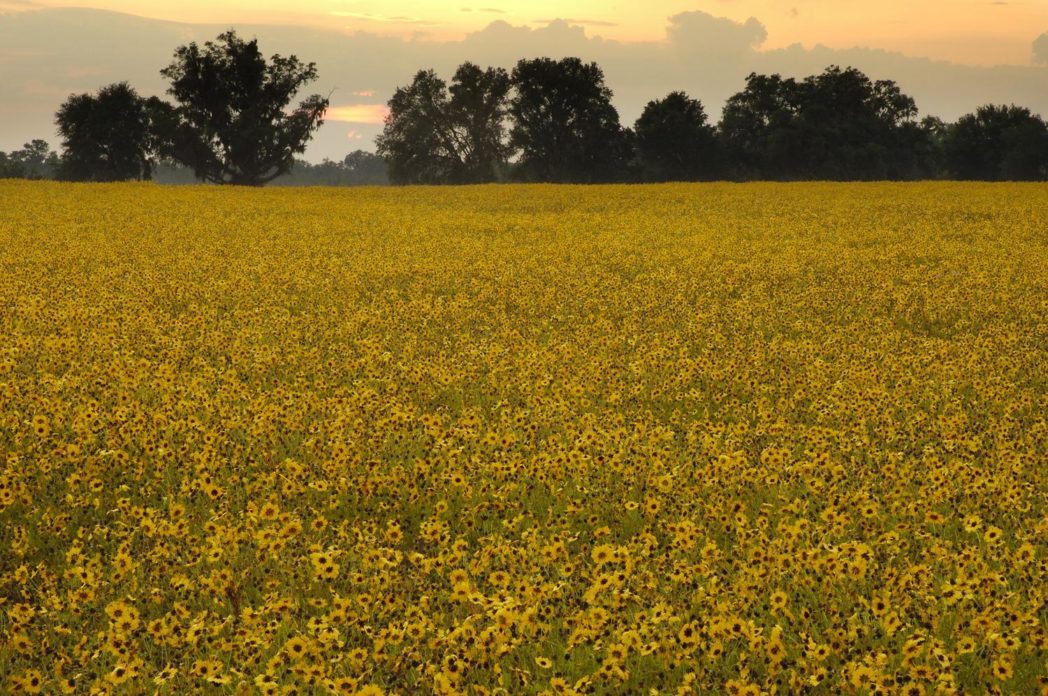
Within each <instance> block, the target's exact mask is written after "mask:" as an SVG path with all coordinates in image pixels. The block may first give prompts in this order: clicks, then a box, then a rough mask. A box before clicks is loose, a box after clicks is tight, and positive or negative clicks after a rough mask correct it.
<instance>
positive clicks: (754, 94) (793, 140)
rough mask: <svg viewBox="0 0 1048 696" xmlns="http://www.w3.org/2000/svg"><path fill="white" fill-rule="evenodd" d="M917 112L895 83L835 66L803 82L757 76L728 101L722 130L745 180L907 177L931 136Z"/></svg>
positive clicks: (917, 167) (751, 76) (751, 77)
mask: <svg viewBox="0 0 1048 696" xmlns="http://www.w3.org/2000/svg"><path fill="white" fill-rule="evenodd" d="M916 116H917V106H916V104H915V103H914V101H913V99H912V98H911V97H909V96H907V95H905V94H903V93H902V92H901V90H900V89H899V87H898V85H896V84H895V83H894V82H892V81H890V80H878V81H876V82H874V81H872V80H870V78H868V77H867V76H866V75H865V74H863V73H862V72H860V71H858V70H856V69H854V68H847V69H843V70H842V69H841V68H839V67H837V66H831V67H829V68H827V69H826V70H825V71H824V72H822V73H821V74H819V75H812V76H810V77H808V78H805V79H804V80H803V81H801V82H797V81H796V80H793V79H783V78H782V77H780V76H779V75H771V76H767V75H756V74H751V75H750V76H749V77H747V79H746V88H745V89H744V90H743V91H742V92H739V93H738V94H736V95H734V96H732V97H731V98H730V99H729V100H728V102H727V105H726V106H725V109H724V116H723V118H722V120H721V135H722V138H723V140H724V142H725V145H726V147H727V149H728V152H729V154H730V156H731V158H732V159H733V160H734V162H735V163H736V168H737V169H736V174H737V175H739V176H742V177H753V176H757V177H765V178H790V179H794V178H799V179H877V178H907V177H911V176H914V175H916V172H918V171H919V170H920V166H922V165H921V163H918V162H916V161H913V160H912V158H911V155H913V153H914V148H916V147H918V146H921V147H923V145H922V141H923V140H924V139H925V138H926V136H927V134H926V133H924V132H923V130H922V129H921V128H920V125H919V124H917V123H916V120H915V119H916Z"/></svg>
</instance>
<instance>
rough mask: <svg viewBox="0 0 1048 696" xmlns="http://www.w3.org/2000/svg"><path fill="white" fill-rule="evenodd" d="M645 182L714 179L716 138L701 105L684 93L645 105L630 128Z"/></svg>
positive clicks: (716, 161)
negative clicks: (633, 134)
mask: <svg viewBox="0 0 1048 696" xmlns="http://www.w3.org/2000/svg"><path fill="white" fill-rule="evenodd" d="M633 130H634V133H635V134H636V147H637V158H638V160H639V164H640V172H641V176H642V177H643V178H644V179H645V180H647V181H699V180H703V179H711V178H713V177H714V176H716V172H717V167H718V159H719V157H718V152H717V136H716V132H715V131H714V129H713V127H712V126H710V125H709V123H708V119H707V117H706V111H705V109H703V108H702V102H700V101H699V100H697V99H691V98H690V97H688V95H687V94H685V93H684V92H672V93H670V94H669V95H668V96H666V98H665V99H659V100H655V101H650V102H648V105H647V106H646V107H645V108H644V112H643V113H642V114H641V116H640V118H639V119H637V123H636V125H634V127H633Z"/></svg>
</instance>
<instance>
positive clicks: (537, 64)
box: [510, 58, 631, 183]
mask: <svg viewBox="0 0 1048 696" xmlns="http://www.w3.org/2000/svg"><path fill="white" fill-rule="evenodd" d="M512 80H513V86H514V87H515V90H516V93H515V95H514V96H513V98H512V100H511V101H510V115H511V117H512V121H513V128H512V131H511V133H510V138H511V144H512V145H513V146H514V148H516V149H518V150H519V151H520V161H519V163H518V165H517V173H518V176H519V177H520V178H522V179H524V180H525V181H549V182H579V183H596V182H606V181H621V180H623V179H626V178H628V176H629V170H628V161H629V158H630V154H631V132H630V131H628V130H627V129H624V128H623V127H622V126H621V125H620V123H619V113H618V111H616V110H615V107H614V106H613V105H612V103H611V97H612V92H611V90H610V89H609V88H608V86H607V85H606V84H605V83H604V72H603V71H602V70H601V69H600V66H599V65H597V64H596V63H583V62H582V61H581V60H580V59H578V58H564V59H562V60H559V61H557V60H552V59H550V58H536V59H534V60H521V61H519V62H518V63H517V66H516V67H515V68H514V69H513V76H512Z"/></svg>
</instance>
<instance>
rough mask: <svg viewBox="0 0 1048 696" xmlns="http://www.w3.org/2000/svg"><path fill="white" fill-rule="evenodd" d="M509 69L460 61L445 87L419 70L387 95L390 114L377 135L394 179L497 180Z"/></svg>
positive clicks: (503, 152)
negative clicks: (391, 95)
mask: <svg viewBox="0 0 1048 696" xmlns="http://www.w3.org/2000/svg"><path fill="white" fill-rule="evenodd" d="M509 89H510V83H509V75H508V74H507V73H506V71H505V70H503V69H501V68H488V69H486V70H482V69H481V68H480V67H478V66H476V65H474V64H473V63H463V64H462V65H461V66H459V68H458V70H456V71H455V75H454V77H453V78H452V82H451V87H450V89H449V87H448V85H447V83H445V82H444V80H442V79H440V78H439V77H438V76H437V74H436V73H435V72H434V71H432V70H421V71H419V72H418V73H417V74H416V75H415V78H414V80H412V82H411V84H410V85H408V86H407V87H399V88H397V90H396V92H394V94H393V97H392V98H391V99H390V100H389V116H388V117H387V118H386V123H385V127H384V129H383V131H382V135H381V136H379V138H378V140H377V141H376V144H377V150H378V154H379V155H380V156H382V157H384V158H385V159H386V161H387V162H388V163H389V176H390V179H391V180H392V181H393V183H396V184H464V183H480V182H486V181H495V180H496V179H497V178H498V177H499V176H500V173H501V171H502V169H503V168H504V167H505V163H506V159H507V158H508V157H509V154H510V149H509V146H508V144H507V143H506V131H505V119H506V98H507V95H508V94H509Z"/></svg>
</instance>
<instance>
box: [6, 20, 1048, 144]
mask: <svg viewBox="0 0 1048 696" xmlns="http://www.w3.org/2000/svg"><path fill="white" fill-rule="evenodd" d="M229 27H234V28H236V29H237V30H238V31H240V32H241V33H242V34H245V35H249V36H256V37H258V39H259V42H260V45H261V48H262V50H263V52H265V53H267V54H270V53H283V54H287V53H294V54H296V55H298V56H299V57H301V58H303V59H305V60H312V61H316V62H317V65H318V68H319V71H320V76H321V77H320V80H319V81H318V82H317V83H316V84H315V85H314V86H312V87H311V89H310V91H311V92H312V91H316V92H319V93H322V94H325V95H326V94H329V93H330V94H331V100H332V105H333V108H332V110H331V111H330V112H329V114H328V123H327V124H325V126H324V127H323V128H322V129H321V131H320V132H318V134H317V136H316V138H315V140H314V142H313V143H312V144H311V146H310V149H309V151H308V152H307V158H308V159H311V160H314V161H317V160H319V159H320V158H322V157H330V158H333V159H335V158H341V157H342V156H344V155H345V154H346V153H347V152H349V151H350V150H353V149H357V148H360V149H368V150H370V149H373V139H374V136H375V135H376V134H377V133H378V132H379V131H380V130H381V123H382V118H383V116H384V114H385V107H384V104H385V102H386V101H387V100H388V99H389V97H390V96H391V95H392V92H393V90H394V89H395V88H396V86H397V85H403V84H406V83H408V82H410V80H411V77H412V75H413V74H414V73H415V72H416V71H417V70H419V69H421V68H435V69H437V71H438V72H439V73H441V74H443V75H445V76H450V74H451V72H453V70H454V68H455V66H456V65H458V64H459V63H461V62H463V61H465V60H472V61H474V62H477V63H481V64H487V65H501V66H503V67H507V68H510V67H512V65H513V63H515V62H516V60H517V59H519V58H524V57H535V56H541V55H548V56H551V57H561V56H565V55H577V56H579V57H581V58H583V59H585V60H595V61H597V62H598V63H600V64H601V66H602V67H603V68H604V70H605V74H606V76H607V82H608V84H609V86H610V87H611V88H612V90H613V91H614V92H615V100H614V101H615V104H616V106H617V107H618V109H619V111H620V113H621V115H622V117H623V121H624V122H625V123H626V124H627V125H629V124H631V123H632V122H633V120H635V119H636V117H637V116H638V115H639V114H640V111H641V110H642V109H643V106H644V104H645V103H647V101H648V100H650V99H655V98H659V97H661V96H664V95H665V94H666V93H667V92H669V91H672V90H676V89H684V90H686V91H688V92H689V93H690V94H691V95H692V96H695V97H698V98H699V99H701V100H702V101H703V102H704V104H705V105H706V109H707V112H708V113H709V114H710V115H711V117H712V118H713V120H716V119H717V118H718V117H719V113H720V109H721V108H722V106H723V103H724V100H725V99H726V98H727V97H728V96H730V95H731V94H732V93H734V92H736V91H738V90H739V89H741V87H742V86H743V82H744V79H745V76H746V75H747V74H748V73H749V72H752V71H756V72H765V73H771V72H779V73H782V74H784V75H791V76H796V77H803V76H804V75H808V74H812V73H815V72H819V71H821V70H822V69H823V68H825V67H826V66H828V65H830V64H839V65H842V66H844V65H853V66H855V67H857V68H859V69H861V70H864V71H865V72H867V73H868V74H869V75H870V76H871V77H872V78H874V79H893V80H896V81H897V82H898V83H899V85H900V87H902V88H903V91H905V92H907V93H908V94H911V95H912V96H913V97H914V98H915V99H916V100H917V103H918V106H919V107H920V108H921V110H922V112H923V113H926V114H933V115H937V116H941V117H943V118H945V119H948V120H950V119H954V118H956V117H957V116H960V115H961V114H963V113H967V112H970V111H972V110H974V108H975V107H977V106H978V105H980V104H983V103H989V102H994V103H1018V104H1023V105H1025V106H1029V107H1030V108H1032V109H1033V110H1035V111H1037V112H1039V113H1041V114H1043V115H1046V116H1048V0H878V1H877V2H867V1H860V0H705V1H698V2H695V1H692V2H678V1H675V0H644V1H643V2H617V1H616V0H610V1H599V0H574V1H572V0H558V1H551V0H527V1H526V2H521V1H513V2H502V1H500V0H454V1H448V0H436V1H429V2H421V1H418V0H381V1H377V0H296V1H295V2H289V1H287V0H83V2H80V3H79V4H78V5H76V6H75V7H73V6H70V4H69V3H68V2H61V1H59V0H0V94H2V95H4V97H3V98H2V99H0V150H10V149H13V148H16V147H18V146H20V145H21V143H22V142H24V141H26V140H28V139H30V138H32V137H41V138H44V139H45V140H49V141H52V142H53V143H55V144H57V138H56V136H55V133H54V126H53V123H52V122H53V114H54V112H55V110H56V109H57V107H58V106H59V105H60V104H61V102H62V101H63V100H64V99H65V98H66V97H68V96H69V94H71V93H74V92H83V91H91V90H94V89H97V88H98V87H100V86H102V85H104V84H107V83H109V82H113V81H118V80H128V81H130V82H131V83H132V85H133V86H135V87H136V88H137V89H138V90H139V92H141V93H142V94H146V95H152V94H157V95H163V93H164V90H165V87H166V85H165V84H164V82H163V80H162V79H161V78H160V76H159V70H160V69H161V68H162V67H164V66H165V65H166V64H167V63H168V62H170V58H171V54H172V53H173V50H174V48H175V47H176V46H178V45H180V44H183V43H186V42H188V41H206V40H208V39H210V38H214V37H215V36H216V35H217V34H218V33H220V32H221V31H223V30H225V29H227V28H229Z"/></svg>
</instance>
